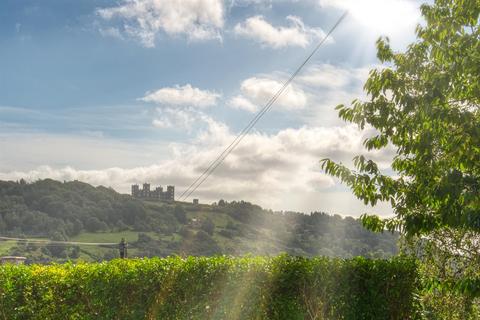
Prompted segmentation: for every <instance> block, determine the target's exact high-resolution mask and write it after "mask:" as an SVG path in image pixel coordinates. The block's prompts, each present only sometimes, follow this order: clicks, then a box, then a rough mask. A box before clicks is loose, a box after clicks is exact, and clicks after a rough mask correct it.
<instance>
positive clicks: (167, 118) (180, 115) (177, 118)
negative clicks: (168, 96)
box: [152, 108, 197, 132]
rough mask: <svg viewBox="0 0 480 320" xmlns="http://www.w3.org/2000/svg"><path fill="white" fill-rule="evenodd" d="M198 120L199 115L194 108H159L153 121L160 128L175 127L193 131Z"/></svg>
mask: <svg viewBox="0 0 480 320" xmlns="http://www.w3.org/2000/svg"><path fill="white" fill-rule="evenodd" d="M196 120H197V117H196V114H195V112H194V111H193V110H181V109H172V108H157V115H156V117H155V118H154V119H153V121H152V123H153V125H154V126H155V127H157V128H160V129H167V128H175V129H180V130H186V131H188V132H191V130H192V129H193V124H194V123H195V121H196Z"/></svg>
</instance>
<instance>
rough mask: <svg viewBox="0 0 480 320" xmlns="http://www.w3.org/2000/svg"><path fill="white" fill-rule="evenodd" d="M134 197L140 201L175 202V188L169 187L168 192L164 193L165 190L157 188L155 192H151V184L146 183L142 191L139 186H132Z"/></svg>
mask: <svg viewBox="0 0 480 320" xmlns="http://www.w3.org/2000/svg"><path fill="white" fill-rule="evenodd" d="M132 196H133V197H135V198H140V199H152V200H164V201H174V200H175V187H174V186H167V190H166V191H163V188H162V187H161V186H160V187H157V188H155V190H150V183H144V184H143V189H141V190H140V187H139V186H138V184H134V185H132Z"/></svg>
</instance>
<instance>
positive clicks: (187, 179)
mask: <svg viewBox="0 0 480 320" xmlns="http://www.w3.org/2000/svg"><path fill="white" fill-rule="evenodd" d="M201 116H203V117H204V119H203V120H204V122H205V123H206V124H207V126H206V128H205V130H203V131H202V132H201V133H200V134H199V135H198V136H197V137H196V138H194V139H193V140H192V141H190V142H189V143H183V144H180V143H177V144H170V145H169V146H168V147H166V148H165V149H164V150H163V151H158V152H159V154H164V155H167V156H166V157H165V158H163V159H158V161H155V162H151V163H154V164H145V163H147V162H148V161H151V160H152V155H149V154H150V153H151V152H150V153H149V152H146V153H144V152H143V153H142V152H141V150H138V146H136V145H135V143H133V142H132V143H131V145H130V146H124V149H125V150H129V152H123V153H121V154H118V153H117V152H116V151H115V148H113V150H112V146H109V143H108V141H105V142H104V143H100V145H99V146H98V149H91V151H88V150H83V151H81V150H80V151H78V150H77V149H78V145H79V141H77V140H75V139H72V141H73V143H70V144H68V143H67V142H68V139H65V143H63V144H62V152H61V154H62V155H63V156H62V157H63V158H65V157H68V155H70V161H69V165H63V166H62V165H61V164H56V165H55V164H50V165H49V166H42V165H41V164H42V162H43V164H45V163H48V160H47V159H46V158H42V157H41V158H36V157H33V158H31V159H30V160H29V161H31V162H29V163H28V164H29V166H30V167H31V169H28V170H23V171H21V170H18V171H8V170H5V168H4V169H3V172H0V179H2V180H5V179H14V180H15V179H19V178H22V177H23V178H25V177H26V178H28V179H29V180H35V179H41V178H54V179H57V180H74V179H78V180H81V181H86V182H89V183H92V184H94V185H105V186H111V187H114V188H115V189H117V190H119V191H122V192H128V191H129V187H130V184H131V183H136V182H144V181H150V182H152V183H154V184H163V185H165V184H174V185H176V186H177V195H178V194H179V193H180V192H182V191H183V190H184V189H185V188H186V187H187V186H188V185H189V184H190V183H191V182H192V181H194V180H195V178H197V177H198V175H199V174H200V173H202V172H203V171H204V170H205V168H206V167H207V166H208V164H209V163H210V162H211V161H212V160H213V159H215V158H216V157H217V156H218V154H219V153H220V152H221V151H222V150H223V148H224V147H225V146H226V145H228V144H229V143H230V142H231V141H232V140H233V138H234V134H233V133H232V132H230V130H229V128H228V127H227V126H226V125H225V124H223V123H219V122H216V121H215V120H213V119H211V118H209V117H208V116H205V115H201ZM372 134H373V132H372V131H371V130H366V131H363V132H361V131H359V130H357V129H356V127H354V126H344V127H332V128H325V127H323V128H312V127H301V128H298V129H292V128H291V129H285V130H281V131H279V132H278V133H276V134H260V133H250V134H248V135H246V136H245V139H244V140H243V141H242V143H241V144H239V145H238V147H237V148H236V149H235V150H234V151H233V152H232V153H231V154H230V155H229V157H227V158H226V159H225V161H224V163H223V164H222V165H221V166H219V167H218V168H217V170H216V171H214V173H213V174H212V175H211V177H210V178H209V179H208V180H207V181H206V182H205V183H204V184H203V185H202V186H201V187H200V188H199V189H198V190H197V191H196V192H195V197H200V199H202V201H205V202H210V201H216V200H218V199H220V198H224V199H228V200H239V199H244V200H248V201H252V202H255V203H259V204H260V205H262V206H264V207H266V208H273V209H284V210H303V211H306V212H309V211H311V210H325V211H330V212H332V213H335V212H337V213H343V214H351V215H358V214H361V213H363V212H364V211H363V207H361V206H360V204H359V202H358V201H356V200H355V199H354V198H353V196H351V195H350V192H349V191H348V190H344V192H340V191H339V189H338V186H336V182H335V180H334V179H332V178H331V177H329V176H327V175H325V174H324V173H322V172H321V170H320V164H319V160H320V159H322V158H324V157H329V158H332V159H335V160H337V161H342V162H343V163H347V164H348V163H349V162H350V160H351V158H352V157H353V156H354V155H356V154H358V153H362V151H363V148H362V141H363V140H364V139H365V137H367V136H369V135H372ZM55 139H57V138H52V137H46V138H45V141H44V143H43V144H42V149H43V150H44V152H45V153H48V152H52V154H58V153H59V152H56V151H55V150H57V149H58V145H55V144H54V143H53V142H54V140H55ZM8 141H10V142H6V141H3V142H2V141H0V147H2V150H7V151H8V150H10V151H13V147H14V146H13V145H14V144H15V150H20V151H21V150H29V149H31V148H32V147H34V144H37V145H38V141H30V140H28V139H16V140H14V139H9V140H8ZM13 141H15V143H13ZM101 141H102V140H101ZM95 143H99V142H98V141H97V142H94V141H93V140H91V139H88V140H86V141H83V142H82V145H84V146H88V145H89V144H93V145H94V144H95ZM6 145H9V146H10V147H9V148H5V146H6ZM100 147H103V149H102V151H101V153H102V154H103V155H105V157H108V156H110V158H111V159H115V160H117V162H116V163H117V166H111V167H108V168H106V169H82V167H83V166H84V163H83V161H82V159H85V158H87V157H85V156H83V157H82V156H80V159H77V154H80V153H83V154H85V155H89V156H90V155H92V154H93V155H94V156H95V157H99V154H98V153H97V151H98V150H100ZM136 148H137V151H136V152H134V151H133V150H135V149H136ZM37 149H38V148H37ZM8 154H9V157H10V158H11V159H10V162H8V161H7V162H4V163H11V167H15V168H18V167H19V162H25V161H26V159H27V158H28V157H24V155H25V154H24V153H22V152H8ZM30 155H32V153H31V151H30ZM16 156H18V159H14V158H15V157H16ZM370 156H371V157H372V158H373V159H375V160H377V161H379V162H380V163H387V160H388V159H390V158H391V156H392V154H391V151H390V150H386V152H377V153H371V154H370ZM147 160H148V161H147ZM92 161H93V160H92ZM50 162H51V160H50ZM111 163H115V162H111ZM132 163H137V165H133V166H132V165H131V164H132ZM35 164H37V165H35ZM32 166H33V168H32ZM339 199H341V200H339ZM345 199H349V200H348V201H346V200H345ZM335 200H337V201H335Z"/></svg>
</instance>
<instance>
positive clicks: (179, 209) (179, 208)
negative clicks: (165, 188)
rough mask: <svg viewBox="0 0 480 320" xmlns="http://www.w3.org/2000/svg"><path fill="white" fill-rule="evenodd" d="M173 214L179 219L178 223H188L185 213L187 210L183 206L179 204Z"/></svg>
mask: <svg viewBox="0 0 480 320" xmlns="http://www.w3.org/2000/svg"><path fill="white" fill-rule="evenodd" d="M173 214H174V215H175V218H177V221H178V222H180V223H182V224H186V223H187V222H188V218H187V213H186V212H185V209H184V208H183V206H182V205H179V204H177V205H176V206H175V209H174V211H173Z"/></svg>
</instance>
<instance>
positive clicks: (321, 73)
mask: <svg viewBox="0 0 480 320" xmlns="http://www.w3.org/2000/svg"><path fill="white" fill-rule="evenodd" d="M368 72H369V68H345V67H340V66H334V65H331V64H320V65H314V66H311V67H310V68H308V69H307V70H306V71H305V72H304V74H302V75H301V76H300V77H298V78H297V81H298V82H299V83H301V84H305V85H308V86H313V87H321V88H326V89H331V90H337V89H341V88H348V86H349V85H351V84H355V83H358V82H359V81H360V82H362V83H363V82H364V81H365V80H366V79H367V76H368Z"/></svg>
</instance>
